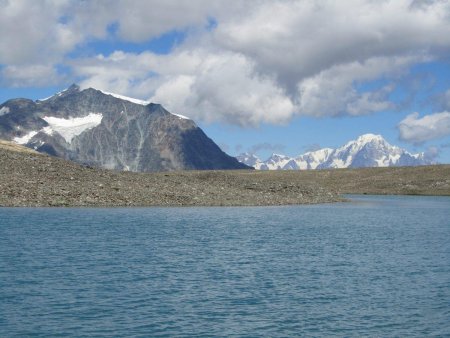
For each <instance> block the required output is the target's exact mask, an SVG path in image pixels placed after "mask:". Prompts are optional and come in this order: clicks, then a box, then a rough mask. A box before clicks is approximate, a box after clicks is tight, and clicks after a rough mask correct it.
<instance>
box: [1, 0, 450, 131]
mask: <svg viewBox="0 0 450 338" xmlns="http://www.w3.org/2000/svg"><path fill="white" fill-rule="evenodd" d="M449 17H450V2H449V1H417V0H416V1H411V0H385V1H373V0H348V1H332V0H323V1H312V0H279V1H275V0H257V1H242V0H234V1H232V2H229V1H224V0H189V1H188V0H167V1H156V0H147V1H144V0H136V1H132V2H130V1H127V0H116V1H113V0H99V1H75V0H60V1H57V0H43V1H39V2H37V1H33V0H28V1H27V0H14V1H12V0H0V32H2V33H1V34H0V50H1V51H2V52H1V53H0V64H1V65H3V71H2V73H1V75H0V76H2V78H3V80H2V82H8V83H11V84H13V85H17V86H20V85H22V86H31V85H45V84H46V83H47V82H46V81H48V79H50V81H53V82H55V81H58V80H59V79H60V77H58V74H57V73H56V71H55V69H56V68H55V65H57V64H62V65H63V66H69V67H70V68H71V70H72V72H73V74H72V75H73V78H78V79H81V84H82V85H83V86H93V87H97V88H101V89H104V90H107V91H111V92H118V93H120V94H124V95H129V96H135V97H138V98H143V99H149V98H152V99H153V100H158V101H160V102H161V103H163V104H165V105H167V107H168V108H169V109H172V110H174V111H177V112H179V113H182V114H186V115H189V116H191V117H192V118H198V119H202V120H205V121H226V122H228V123H232V124H238V125H257V124H259V123H284V122H287V121H289V119H290V118H292V117H293V116H294V115H310V116H339V115H353V116H357V115H364V114H370V113H375V112H378V111H383V110H387V109H391V108H393V107H394V103H393V102H391V100H390V97H389V96H390V93H391V92H392V91H393V90H394V89H395V83H396V81H397V80H398V79H401V78H402V76H404V75H405V74H407V72H408V70H409V69H410V67H411V66H413V65H414V64H417V63H422V62H426V61H428V60H437V59H439V58H440V57H442V55H445V54H446V53H447V55H448V54H449V52H450V23H449V20H448V18H449ZM211 19H214V20H215V21H216V22H217V27H215V28H211V27H209V28H208V29H206V28H205V27H206V26H207V25H208V22H209V21H210V20H211ZM37 28H38V29H37ZM174 30H178V31H183V32H184V33H185V34H186V35H187V37H186V39H185V40H184V41H183V43H181V44H180V45H178V46H177V47H176V48H174V49H173V50H172V51H171V53H170V54H169V55H157V54H154V53H152V52H150V51H146V52H141V53H130V52H127V51H116V52H114V53H111V54H110V55H104V56H103V55H99V56H92V54H93V53H99V52H101V51H95V49H94V48H95V43H92V44H91V42H92V41H96V40H110V41H117V40H121V41H125V42H133V43H140V42H145V41H149V40H151V39H152V38H155V37H158V36H160V35H161V34H164V33H167V32H171V31H174ZM86 45H87V46H88V47H89V48H88V49H87V50H85V49H83V48H84V47H86ZM74 51H75V52H76V53H74V54H72V55H71V57H70V58H68V57H67V55H68V53H71V52H74ZM80 54H81V55H83V58H80V57H77V56H76V55H80ZM380 79H382V81H380V82H379V83H380V85H378V86H375V87H374V86H370V88H371V89H367V90H361V89H360V88H361V87H364V86H362V85H364V84H365V83H368V82H372V81H377V80H380ZM367 88H368V87H367Z"/></svg>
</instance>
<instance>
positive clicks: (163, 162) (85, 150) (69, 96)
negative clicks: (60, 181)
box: [0, 84, 249, 172]
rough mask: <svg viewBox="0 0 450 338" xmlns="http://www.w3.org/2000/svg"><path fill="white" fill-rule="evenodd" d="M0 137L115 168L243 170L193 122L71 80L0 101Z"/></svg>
mask: <svg viewBox="0 0 450 338" xmlns="http://www.w3.org/2000/svg"><path fill="white" fill-rule="evenodd" d="M0 110H1V111H2V114H1V115H0V138H2V139H5V140H8V141H14V142H16V143H18V144H21V145H25V146H27V147H29V148H32V149H35V150H36V151H38V152H43V153H47V154H49V155H53V156H57V157H61V158H64V159H66V160H71V161H74V162H77V163H80V164H84V165H91V166H95V167H100V168H105V169H114V170H119V171H136V172H149V171H173V170H189V169H200V170H203V169H211V170H214V169H248V168H249V167H247V166H246V165H244V164H242V163H240V162H238V161H237V160H236V159H235V158H233V157H231V156H229V155H227V154H225V153H224V152H223V151H222V150H221V149H220V148H219V147H218V146H217V145H216V144H215V143H214V142H213V141H212V140H211V139H210V138H209V137H208V136H207V135H206V134H205V133H204V132H203V131H202V130H201V129H200V128H199V127H198V126H197V125H196V124H195V122H194V121H193V120H191V119H189V118H187V117H186V116H183V115H178V114H172V113H170V112H169V111H167V110H166V109H164V107H162V106H161V105H159V104H156V103H149V102H146V101H142V100H137V99H132V98H129V97H126V96H123V95H118V94H112V93H107V92H103V91H101V90H97V89H95V88H87V89H83V90H81V89H80V87H79V86H77V85H75V84H74V85H72V86H70V87H69V88H67V89H65V90H63V91H61V92H59V93H56V94H55V95H53V96H51V97H48V98H45V99H40V100H36V101H32V100H30V99H11V100H8V101H6V102H4V103H3V104H1V105H0Z"/></svg>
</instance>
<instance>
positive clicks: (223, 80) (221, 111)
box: [74, 49, 295, 126]
mask: <svg viewBox="0 0 450 338" xmlns="http://www.w3.org/2000/svg"><path fill="white" fill-rule="evenodd" d="M74 68H75V69H76V71H77V74H79V75H80V76H85V77H87V79H86V80H85V81H84V82H83V83H82V86H83V87H90V86H91V87H97V88H99V89H104V90H107V91H112V92H118V93H121V94H126V95H135V94H138V95H137V96H138V97H140V98H146V99H148V98H150V100H151V101H153V102H158V103H162V104H163V105H164V106H166V107H167V108H168V109H169V110H171V111H172V112H175V113H180V114H183V115H187V116H189V117H191V118H194V119H200V120H203V121H209V122H212V121H225V122H227V123H231V124H236V125H242V126H245V125H257V124H259V123H261V122H266V123H284V122H287V121H288V120H289V119H290V118H291V117H292V115H293V114H294V108H295V107H294V104H293V103H292V101H291V100H290V99H289V98H288V97H287V96H286V95H285V93H284V92H283V89H282V88H280V87H278V86H277V83H276V81H274V79H271V78H269V77H264V76H261V75H259V74H257V73H255V72H254V64H253V63H252V61H251V60H250V59H248V58H246V57H245V56H243V55H241V54H236V53H229V52H228V53H226V52H222V53H220V54H214V53H212V52H210V51H208V50H206V49H197V50H195V51H185V50H180V51H179V52H177V53H174V54H171V55H155V54H152V53H147V52H146V53H142V54H139V55H136V54H124V53H113V54H112V55H111V56H109V57H103V56H102V57H99V58H96V59H95V60H92V59H88V60H84V61H83V62H81V63H78V64H74ZM149 70H155V71H156V70H158V74H151V75H149V74H148V71H149ZM174 70H175V71H174Z"/></svg>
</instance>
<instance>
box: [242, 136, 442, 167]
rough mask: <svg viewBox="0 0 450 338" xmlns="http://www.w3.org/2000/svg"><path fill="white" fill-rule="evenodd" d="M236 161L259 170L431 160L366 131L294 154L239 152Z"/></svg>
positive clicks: (406, 162)
mask: <svg viewBox="0 0 450 338" xmlns="http://www.w3.org/2000/svg"><path fill="white" fill-rule="evenodd" d="M237 159H238V161H240V162H241V163H245V164H246V165H248V166H251V167H254V168H255V169H258V170H299V169H300V170H304V169H329V168H363V167H391V166H417V165H427V164H433V162H432V161H430V160H429V159H427V158H426V156H425V154H424V153H419V154H411V153H409V152H407V151H406V150H405V149H402V148H399V147H397V146H392V145H390V144H389V143H388V142H387V141H386V140H385V139H384V138H383V137H382V136H381V135H374V134H365V135H362V136H360V137H358V138H357V139H356V140H353V141H350V142H348V143H347V144H345V145H344V146H342V147H340V148H337V149H332V148H323V149H319V150H316V151H310V152H307V153H305V154H303V155H299V156H297V157H289V156H285V155H279V154H273V155H272V156H270V158H268V159H267V160H266V161H262V160H260V159H259V158H258V157H257V156H255V155H254V154H249V153H245V154H241V155H239V156H237Z"/></svg>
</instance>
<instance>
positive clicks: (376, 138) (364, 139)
mask: <svg viewBox="0 0 450 338" xmlns="http://www.w3.org/2000/svg"><path fill="white" fill-rule="evenodd" d="M372 141H378V142H382V141H385V139H384V138H383V136H381V135H376V134H371V133H368V134H364V135H361V136H359V137H358V138H357V139H356V142H358V143H369V142H372Z"/></svg>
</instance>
